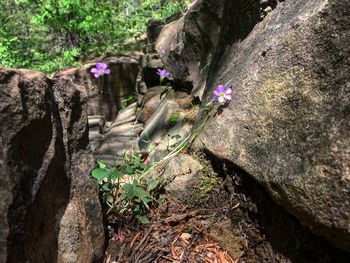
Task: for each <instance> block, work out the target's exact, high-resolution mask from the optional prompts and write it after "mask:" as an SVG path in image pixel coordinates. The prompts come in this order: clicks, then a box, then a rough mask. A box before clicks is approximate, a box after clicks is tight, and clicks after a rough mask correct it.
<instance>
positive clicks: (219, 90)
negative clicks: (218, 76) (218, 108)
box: [212, 85, 232, 104]
mask: <svg viewBox="0 0 350 263" xmlns="http://www.w3.org/2000/svg"><path fill="white" fill-rule="evenodd" d="M231 93H232V90H231V88H230V87H225V86H224V85H219V86H217V87H216V89H215V90H214V96H215V97H214V98H213V99H212V102H216V101H219V102H220V103H221V104H224V103H225V102H226V101H228V100H232V95H231Z"/></svg>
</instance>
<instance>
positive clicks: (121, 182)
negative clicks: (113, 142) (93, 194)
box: [92, 154, 160, 223]
mask: <svg viewBox="0 0 350 263" xmlns="http://www.w3.org/2000/svg"><path fill="white" fill-rule="evenodd" d="M146 170H147V166H146V165H145V164H144V163H143V161H142V160H141V159H140V156H139V155H135V154H131V155H127V156H126V158H125V160H124V164H123V165H114V166H109V165H107V164H105V163H104V162H101V161H98V167H97V168H95V169H94V170H93V171H92V176H93V177H94V178H95V179H96V180H97V181H98V182H99V184H100V190H101V192H102V197H103V201H104V203H105V204H106V205H107V206H108V207H109V208H110V210H113V209H116V210H117V212H118V213H119V214H123V213H129V214H130V215H132V216H133V217H136V218H137V219H138V220H139V221H140V222H141V223H147V222H148V219H147V217H146V216H145V215H146V213H147V210H148V209H149V206H150V204H151V203H152V200H156V199H154V198H153V191H154V190H155V189H156V188H157V186H158V185H159V182H160V181H159V180H158V179H155V178H150V179H144V177H143V174H144V173H145V171H146Z"/></svg>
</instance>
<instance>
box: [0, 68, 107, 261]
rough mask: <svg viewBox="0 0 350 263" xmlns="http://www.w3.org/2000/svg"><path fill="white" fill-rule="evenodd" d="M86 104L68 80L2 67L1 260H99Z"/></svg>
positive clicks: (98, 212) (99, 225) (99, 215)
mask: <svg viewBox="0 0 350 263" xmlns="http://www.w3.org/2000/svg"><path fill="white" fill-rule="evenodd" d="M55 101H57V102H58V103H56V102H55ZM86 106H87V95H86V93H85V90H84V88H83V87H81V86H77V85H73V84H72V83H71V82H70V81H68V80H49V79H47V78H46V77H45V76H44V75H43V74H41V73H38V72H34V71H28V70H12V69H0V119H1V123H2V125H1V128H0V166H1V167H0V168H1V169H0V173H1V176H0V178H1V183H0V215H1V220H0V247H1V250H0V262H67V263H73V262H84V263H86V262H97V261H99V260H101V257H102V256H103V246H104V231H103V225H102V213H101V207H100V203H99V200H98V189H97V185H96V183H95V182H94V181H93V180H92V178H90V176H89V173H90V171H91V169H92V168H93V165H94V162H93V159H92V155H91V152H90V149H89V146H88V130H87V115H86Z"/></svg>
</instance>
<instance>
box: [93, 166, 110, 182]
mask: <svg viewBox="0 0 350 263" xmlns="http://www.w3.org/2000/svg"><path fill="white" fill-rule="evenodd" d="M91 175H92V176H93V177H94V178H95V179H96V180H98V181H102V180H103V179H105V178H106V177H108V171H107V170H106V169H102V168H96V169H94V170H92V173H91Z"/></svg>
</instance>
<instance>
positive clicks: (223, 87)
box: [216, 85, 225, 93]
mask: <svg viewBox="0 0 350 263" xmlns="http://www.w3.org/2000/svg"><path fill="white" fill-rule="evenodd" d="M216 90H217V91H218V92H219V93H221V92H224V91H225V86H224V85H219V86H217V88H216Z"/></svg>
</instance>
